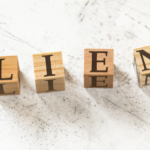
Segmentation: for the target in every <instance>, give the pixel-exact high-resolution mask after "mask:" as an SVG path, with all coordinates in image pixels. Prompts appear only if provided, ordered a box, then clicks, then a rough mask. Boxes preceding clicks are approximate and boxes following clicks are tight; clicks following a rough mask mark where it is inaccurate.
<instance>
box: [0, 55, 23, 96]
mask: <svg viewBox="0 0 150 150" xmlns="http://www.w3.org/2000/svg"><path fill="white" fill-rule="evenodd" d="M0 59H1V60H2V61H1V79H0V85H1V88H0V95H17V94H20V69H19V63H18V57H17V56H1V57H0ZM11 77H12V78H11ZM9 78H11V79H9Z"/></svg>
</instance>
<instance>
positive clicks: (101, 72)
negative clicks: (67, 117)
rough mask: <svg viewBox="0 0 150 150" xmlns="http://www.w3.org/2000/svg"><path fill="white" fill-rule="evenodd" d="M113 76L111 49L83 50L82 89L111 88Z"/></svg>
mask: <svg viewBox="0 0 150 150" xmlns="http://www.w3.org/2000/svg"><path fill="white" fill-rule="evenodd" d="M113 76H114V51H113V49H85V50H84V87H85V88H112V87H113Z"/></svg>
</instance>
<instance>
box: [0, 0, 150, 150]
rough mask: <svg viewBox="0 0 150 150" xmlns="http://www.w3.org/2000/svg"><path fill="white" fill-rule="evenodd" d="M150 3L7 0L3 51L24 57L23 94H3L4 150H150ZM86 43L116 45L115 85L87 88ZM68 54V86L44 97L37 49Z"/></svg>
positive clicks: (0, 35) (0, 38)
mask: <svg viewBox="0 0 150 150" xmlns="http://www.w3.org/2000/svg"><path fill="white" fill-rule="evenodd" d="M149 6H150V1H149V0H0V55H2V56H5V55H18V57H19V65H20V70H21V94H20V95H18V96H1V97H0V150H150V86H147V87H144V88H139V87H138V83H137V78H136V74H135V71H134V69H133V65H132V58H133V49H134V48H139V47H143V46H148V45H150V7H149ZM85 48H112V49H114V53H115V56H114V60H115V70H114V72H115V76H114V88H113V89H85V88H84V87H83V70H84V69H83V68H84V66H83V64H84V49H85ZM54 51H62V53H63V62H64V68H65V81H66V91H64V92H54V93H47V94H45V93H43V94H36V92H35V81H34V70H33V60H32V54H38V53H44V52H54Z"/></svg>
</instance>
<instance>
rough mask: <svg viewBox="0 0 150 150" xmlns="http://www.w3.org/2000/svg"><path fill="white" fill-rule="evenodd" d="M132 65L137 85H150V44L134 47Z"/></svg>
mask: <svg viewBox="0 0 150 150" xmlns="http://www.w3.org/2000/svg"><path fill="white" fill-rule="evenodd" d="M134 66H135V70H136V72H137V77H138V82H139V86H140V87H143V86H147V85H150V46H146V47H141V48H137V49H134Z"/></svg>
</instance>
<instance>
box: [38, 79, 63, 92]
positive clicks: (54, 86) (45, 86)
mask: <svg viewBox="0 0 150 150" xmlns="http://www.w3.org/2000/svg"><path fill="white" fill-rule="evenodd" d="M64 90H65V80H64V78H56V79H52V80H37V81H36V91H37V93H44V92H56V91H64Z"/></svg>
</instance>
